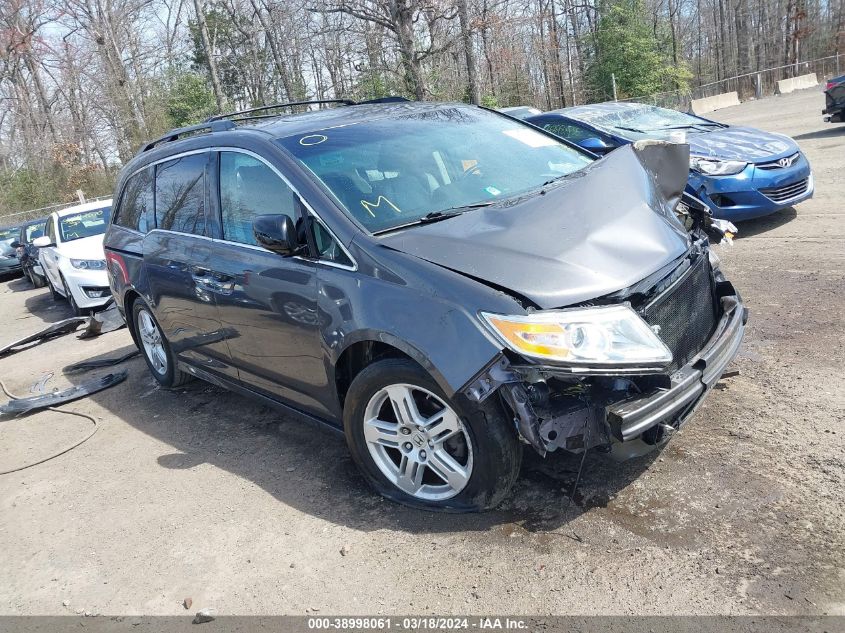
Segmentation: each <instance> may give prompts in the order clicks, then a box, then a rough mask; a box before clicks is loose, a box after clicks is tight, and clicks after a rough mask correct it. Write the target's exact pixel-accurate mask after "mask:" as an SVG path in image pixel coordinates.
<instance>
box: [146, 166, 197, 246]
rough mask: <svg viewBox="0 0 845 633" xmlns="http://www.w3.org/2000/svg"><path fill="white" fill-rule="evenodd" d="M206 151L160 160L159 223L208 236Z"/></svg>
mask: <svg viewBox="0 0 845 633" xmlns="http://www.w3.org/2000/svg"><path fill="white" fill-rule="evenodd" d="M207 160H208V155H207V154H191V155H190V156H184V157H182V158H177V159H176V160H171V161H168V162H166V163H161V164H160V165H159V166H158V167H157V168H156V176H155V216H156V226H158V228H160V229H166V230H168V231H178V232H180V233H193V234H194V235H205V234H206V226H205V164H206V162H207Z"/></svg>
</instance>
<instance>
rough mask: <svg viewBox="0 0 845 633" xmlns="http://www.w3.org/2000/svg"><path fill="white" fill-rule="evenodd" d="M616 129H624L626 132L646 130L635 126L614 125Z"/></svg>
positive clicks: (642, 132) (639, 132)
mask: <svg viewBox="0 0 845 633" xmlns="http://www.w3.org/2000/svg"><path fill="white" fill-rule="evenodd" d="M613 127H614V128H616V129H617V130H626V131H628V132H636V133H637V134H645V133H646V132H647V131H648V130H641V129H639V128H635V127H625V126H624V125H614V126H613Z"/></svg>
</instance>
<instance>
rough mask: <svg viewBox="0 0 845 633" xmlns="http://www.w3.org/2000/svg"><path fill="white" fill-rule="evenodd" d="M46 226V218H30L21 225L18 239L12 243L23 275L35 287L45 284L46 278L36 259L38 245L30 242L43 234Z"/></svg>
mask: <svg viewBox="0 0 845 633" xmlns="http://www.w3.org/2000/svg"><path fill="white" fill-rule="evenodd" d="M46 228H47V218H38V219H37V220H30V221H29V222H27V223H26V224H24V225H23V226H22V227H21V229H20V237H19V239H18V241H16V242H14V243H13V244H12V246H14V247H15V248H16V249H17V254H18V258H19V259H20V261H21V268H22V270H23V275H24V277H26V278H27V279H28V280H29V282H30V283H31V284H32V285H33V286H35V287H36V288H42V287H44V286H45V285H47V278H46V277H45V275H44V270H43V269H42V268H41V263H40V262H39V261H38V247H37V246H35V245H34V244H33V243H32V242H33V240H35V239H36V238H39V237H41V236H42V235H44V231H45V230H46Z"/></svg>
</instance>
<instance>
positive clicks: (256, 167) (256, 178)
mask: <svg viewBox="0 0 845 633" xmlns="http://www.w3.org/2000/svg"><path fill="white" fill-rule="evenodd" d="M295 208H296V207H295V206H294V193H293V190H292V189H291V188H290V187H288V186H287V184H285V182H284V181H283V180H282V179H281V178H279V176H278V175H277V174H276V172H274V171H273V170H272V169H270V168H269V167H268V166H267V165H265V164H264V163H262V162H261V161H260V160H258V159H256V158H253V157H252V156H249V155H247V154H241V153H240V152H220V213H221V216H222V221H223V239H226V240H230V241H232V242H240V243H242V244H255V243H256V242H255V236H254V235H253V233H252V221H253V220H254V219H255V217H256V216H258V215H268V214H277V213H280V214H283V215H287V216H289V217H290V218H291V220H293V221H294V224H295V223H296V219H297V218H296V211H295Z"/></svg>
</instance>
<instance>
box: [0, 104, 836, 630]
mask: <svg viewBox="0 0 845 633" xmlns="http://www.w3.org/2000/svg"><path fill="white" fill-rule="evenodd" d="M822 103H823V98H822V94H821V92H820V91H818V90H809V91H803V92H801V93H797V94H793V95H788V96H785V97H777V98H772V99H767V100H764V101H760V102H756V103H748V104H744V105H742V106H739V107H736V108H731V109H727V110H722V111H720V112H717V113H715V114H714V118H716V119H719V120H723V121H726V122H731V123H745V124H749V125H753V126H758V127H761V128H765V129H768V130H772V131H778V132H784V133H787V134H790V135H792V136H794V137H795V138H796V139H797V140H798V142H799V143H800V144H801V147H802V148H803V149H804V150H805V151H806V153H807V155H808V157H809V159H810V161H811V163H812V164H813V167H814V170H815V175H816V195H815V198H814V199H813V200H812V201H810V202H807V203H804V204H802V205H800V207H799V208H798V209H796V210H793V209H788V210H786V211H784V212H781V213H779V214H777V215H775V216H772V217H770V218H768V219H765V220H761V221H755V222H750V223H745V224H743V225H741V226H740V231H741V238H740V239H738V240H737V241H736V242H735V244H734V246H733V247H732V248H720V249H719V254H720V256H721V257H722V259H723V266H724V268H725V269H726V270H727V272H728V275H729V277H730V278H731V279H732V280H733V281H734V282H735V284H736V285H737V287H739V288H740V290H741V292H742V293H743V296H744V297H745V299H746V300H747V303H748V306H749V307H750V310H751V314H752V317H751V321H750V330H749V332H748V336H747V339H746V342H745V345H744V348H743V350H742V352H741V355H740V357H739V358H738V359H737V361H736V362H735V367H734V368H735V369H739V370H740V374H739V375H738V376H736V377H732V378H727V379H724V380H723V381H722V382H721V383H720V384H719V386H718V387H719V388H717V389H716V390H714V391H713V393H712V394H711V396H710V397H709V399H708V400H707V402H706V404H705V405H704V406H703V407H702V408H701V409H700V410H699V412H698V413H697V414H696V415H695V417H694V419H693V420H692V421H691V422H690V423H689V424H688V425H687V426H686V427H685V428H684V430H683V432H682V433H680V434H678V435H677V436H676V437H675V438H674V439H673V440H672V442H670V443H669V445H668V446H667V447H666V448H665V449H664V450H663V451H662V452H660V453H654V454H652V455H651V456H648V457H646V458H641V459H639V460H636V461H633V462H628V463H626V464H624V465H618V464H615V463H612V462H609V461H606V459H605V458H602V457H600V456H592V455H591V456H590V457H588V459H587V463H586V466H585V470H586V472H585V476H584V477H583V479H582V483H581V485H580V487H579V490H578V493H577V495H576V497H575V502H574V503H573V504H572V505H571V506H568V505H567V491H568V490H569V487H570V486H571V484H572V481H573V479H574V474H575V470H576V468H577V465H578V464H577V461H574V460H572V459H571V458H565V457H559V456H556V455H553V456H552V457H551V458H550V459H548V460H546V461H542V460H539V459H528V460H527V462H526V464H525V467H524V470H523V473H522V476H521V478H520V481H519V482H518V484H517V486H516V488H515V489H514V491H513V494H512V495H511V496H510V497H509V498H508V499H507V500H506V501H505V503H504V504H503V505H502V506H501V507H500V508H499V509H497V510H496V511H493V512H490V513H487V514H484V515H473V516H454V515H448V516H441V515H434V514H428V513H421V512H417V511H412V510H408V509H405V508H402V507H399V506H396V505H394V504H392V503H389V502H386V501H383V500H382V499H381V498H380V497H378V496H376V495H374V494H373V493H372V492H371V491H370V490H369V489H368V488H367V487H366V485H365V483H364V482H363V480H362V479H361V478H360V477H359V476H358V475H357V473H356V471H355V469H354V467H353V465H352V462H351V460H350V458H349V457H348V455H347V452H346V447H345V445H344V442H343V439H342V437H341V436H339V435H336V434H334V433H332V432H329V431H326V430H323V429H322V428H320V427H318V426H316V425H314V424H311V423H307V422H302V421H300V420H297V419H292V418H287V417H284V416H281V415H280V414H279V413H278V412H276V411H271V410H269V409H266V408H264V407H262V406H258V405H256V404H254V403H252V402H250V401H248V400H246V399H243V398H241V397H239V396H236V395H233V394H231V393H228V392H226V391H223V390H220V389H217V388H215V387H211V386H209V385H206V384H204V383H201V382H194V383H191V384H190V385H189V386H188V387H187V388H186V389H184V390H180V391H177V392H168V391H164V390H161V389H158V388H157V387H156V385H155V383H154V382H153V380H152V378H151V377H150V375H149V374H148V372H147V369H146V367H145V365H144V364H143V361H141V360H140V359H135V360H132V361H129V362H127V363H126V364H125V366H126V367H127V368H128V370H129V378H128V380H127V381H126V382H124V383H123V384H121V385H119V386H117V387H114V388H112V389H110V390H107V391H104V392H101V393H99V394H96V395H94V396H92V397H90V398H87V399H85V400H81V401H78V402H75V403H73V404H71V405H68V406H67V408H68V409H72V410H75V411H83V412H86V413H89V414H91V415H93V416H95V417H96V418H97V420H98V421H99V425H100V427H99V431H98V432H97V434H96V435H94V437H93V438H92V439H91V440H90V441H88V442H87V443H85V444H83V445H82V446H80V447H79V448H76V449H75V450H73V451H71V452H69V453H67V454H65V455H63V456H61V457H59V458H57V459H54V460H51V461H49V462H47V463H45V464H42V465H40V466H37V467H34V468H31V469H28V470H24V471H21V472H18V473H14V474H10V475H4V476H0V552H2V553H3V554H2V561H3V564H2V568H3V573H2V575H0V614H54V615H58V614H73V613H84V612H88V613H90V614H98V613H99V614H161V615H178V614H184V613H186V611H185V610H184V608H183V606H182V601H183V599H185V598H186V597H190V598H191V599H192V603H193V606H192V609H191V612H194V611H196V610H198V609H201V608H204V607H213V608H215V609H217V610H218V612H219V613H223V614H227V613H228V614H271V613H278V614H306V613H312V614H313V613H316V614H321V615H325V614H338V613H344V614H377V613H378V614H382V613H383V614H400V613H419V614H422V613H432V614H448V613H467V614H489V613H514V614H596V613H612V614H760V613H764V614H823V613H827V614H840V615H842V614H845V531H843V508H845V504H844V503H843V501H845V492H843V491H845V486H843V483H845V481H844V480H845V477H843V473H844V472H845V468H843V467H845V457H843V440H845V428H843V424H842V422H843V417H845V415H843V412H845V395H843V393H845V392H843V389H842V387H841V384H840V382H839V381H840V380H841V375H842V368H843V366H845V362H843V332H845V327H844V326H845V310H843V308H844V307H845V296H843V291H844V290H845V283H843V275H844V274H845V273H843V271H845V248H843V247H844V246H845V241H843V240H845V229H843V215H845V213H843V205H842V198H843V196H845V179H843V178H842V177H841V170H842V166H843V162H842V157H843V148H845V125H829V124H825V123H823V122H822V119H821V115H820V109H821V108H822ZM0 315H2V316H0V323H2V336H0V341H2V342H5V341H7V340H12V339H15V338H17V337H18V336H22V335H24V334H27V333H30V332H32V331H35V330H37V329H39V328H40V327H42V326H43V324H44V323H45V322H51V321H56V320H58V319H60V318H63V317H65V316H67V311H66V307H65V306H64V304H55V303H53V302H52V301H51V300H50V297H49V294H48V293H47V292H46V291H45V290H33V289H31V288H30V287H29V286H28V285H27V284H26V283H25V282H24V281H23V280H20V279H19V280H13V281H10V282H3V283H2V284H0ZM129 346H131V340H130V337H129V335H128V333H127V332H126V331H125V330H123V331H119V332H114V333H111V334H107V335H104V336H102V337H100V338H98V339H94V340H91V341H78V340H76V339H75V338H74V337H73V336H72V335H71V336H68V337H64V338H62V339H58V340H54V341H52V342H48V343H45V344H43V345H40V346H38V347H34V348H32V349H29V350H26V351H23V352H20V353H18V354H15V355H14V356H10V357H5V358H2V359H0V376H2V378H3V380H4V381H5V382H6V383H7V385H8V387H9V389H11V390H12V391H15V392H17V393H27V392H29V390H30V388H31V387H32V385H33V384H34V383H36V382H37V381H39V380H40V379H41V378H42V377H43V376H44V375H45V374H47V373H50V372H52V377H51V378H50V380H49V381H48V382H47V386H48V387H49V388H54V387H63V386H66V385H67V384H69V380H68V378H67V377H65V376H63V375H62V372H61V369H62V367H64V366H65V365H67V364H70V363H72V362H75V361H78V360H81V359H84V358H91V357H99V356H104V355H115V354H116V353H118V352H119V351H126V350H128V349H129V348H130V347H129ZM73 379H74V380H75V381H76V382H78V381H79V380H80V378H79V377H74V378H73ZM89 424H90V423H88V422H86V421H85V420H83V419H81V418H74V417H70V416H64V415H61V414H58V413H52V412H47V413H41V414H38V415H35V416H31V417H27V418H23V419H20V420H17V419H16V420H12V421H4V422H2V423H0V470H6V469H7V468H12V467H14V466H16V465H18V464H22V463H26V462H28V461H33V460H36V459H38V458H39V457H40V456H43V455H46V454H48V453H49V452H51V451H52V450H53V449H55V448H58V447H61V446H64V445H67V444H69V443H71V442H72V441H73V440H74V439H75V438H79V437H81V436H82V435H83V434H84V433H87V431H88V428H89V427H88V425H89Z"/></svg>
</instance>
